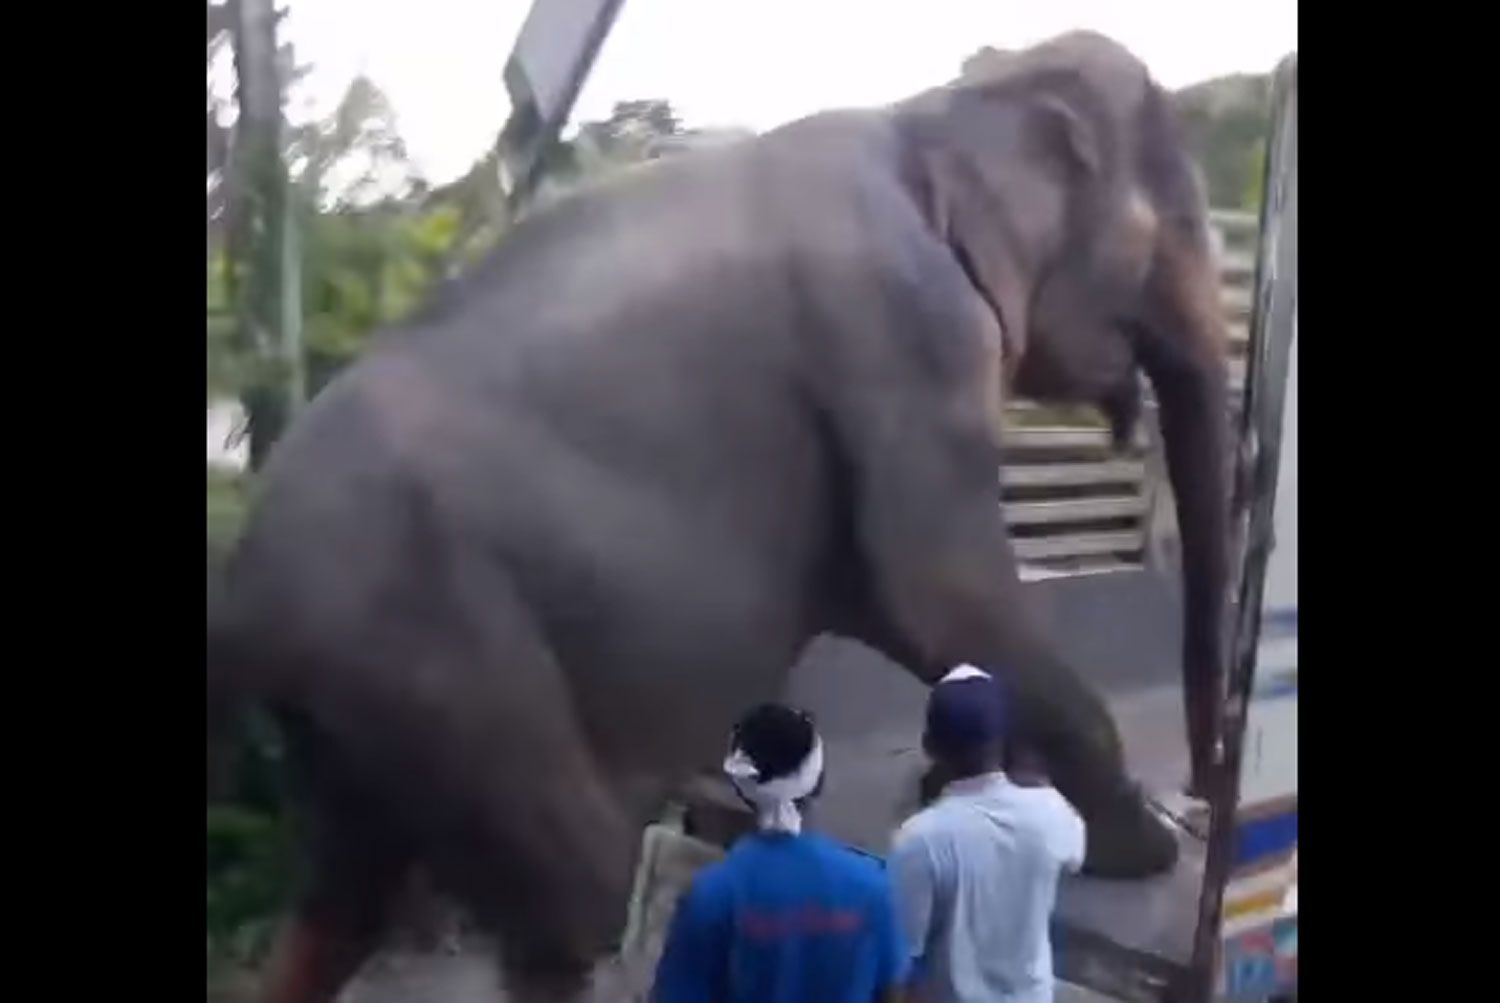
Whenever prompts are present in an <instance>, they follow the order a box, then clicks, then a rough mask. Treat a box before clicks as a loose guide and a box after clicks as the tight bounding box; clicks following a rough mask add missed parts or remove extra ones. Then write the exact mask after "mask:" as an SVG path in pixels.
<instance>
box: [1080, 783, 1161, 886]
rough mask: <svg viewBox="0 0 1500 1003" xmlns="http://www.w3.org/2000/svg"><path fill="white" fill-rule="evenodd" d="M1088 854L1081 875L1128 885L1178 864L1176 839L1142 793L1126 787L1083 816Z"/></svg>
mask: <svg viewBox="0 0 1500 1003" xmlns="http://www.w3.org/2000/svg"><path fill="white" fill-rule="evenodd" d="M1084 822H1085V824H1086V825H1087V827H1088V852H1087V854H1086V855H1085V857H1084V861H1083V873H1084V874H1085V875H1087V876H1089V877H1094V878H1110V879H1114V880H1122V881H1131V880H1139V879H1141V878H1149V877H1154V876H1156V875H1158V874H1165V873H1166V872H1167V871H1170V870H1171V869H1172V868H1173V867H1174V866H1176V864H1177V853H1178V848H1177V838H1176V836H1175V835H1174V834H1173V832H1172V828H1171V827H1170V826H1169V825H1168V824H1167V823H1166V822H1165V821H1164V820H1163V819H1162V818H1161V817H1160V816H1159V815H1158V814H1157V813H1156V812H1155V811H1154V810H1153V809H1152V807H1151V804H1150V802H1149V801H1148V800H1147V799H1146V796H1145V794H1144V792H1142V791H1141V789H1140V788H1138V787H1136V786H1135V785H1133V784H1132V785H1126V786H1124V787H1122V788H1120V789H1119V790H1118V791H1116V792H1115V793H1113V794H1111V795H1110V796H1109V797H1107V798H1104V799H1101V800H1100V801H1099V802H1098V803H1097V804H1096V805H1095V806H1093V808H1092V810H1090V811H1088V812H1086V813H1085V815H1084Z"/></svg>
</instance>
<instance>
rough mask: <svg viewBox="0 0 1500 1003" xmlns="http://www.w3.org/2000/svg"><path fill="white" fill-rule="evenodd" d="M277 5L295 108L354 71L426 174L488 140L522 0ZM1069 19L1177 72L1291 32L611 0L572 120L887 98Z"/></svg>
mask: <svg viewBox="0 0 1500 1003" xmlns="http://www.w3.org/2000/svg"><path fill="white" fill-rule="evenodd" d="M287 6H288V8H289V17H288V19H287V25H286V27H287V32H288V35H289V38H290V40H291V41H292V42H293V44H294V45H295V46H296V52H297V58H298V61H299V62H304V63H311V64H312V66H313V71H312V73H311V74H310V76H309V78H308V79H307V81H306V83H305V87H304V89H303V91H302V92H301V93H300V94H299V95H297V96H296V97H297V98H298V104H300V105H302V106H303V107H304V108H305V109H306V110H307V111H313V110H317V111H326V110H327V109H328V108H330V107H331V106H332V104H333V103H334V102H336V101H337V100H338V98H339V96H340V95H341V94H342V93H343V90H344V88H345V87H346V86H347V85H348V82H349V80H350V79H351V78H352V77H353V75H354V74H356V73H359V72H364V73H366V74H368V75H369V76H370V77H371V78H372V79H373V80H374V81H375V82H376V83H377V84H378V85H379V86H380V87H381V88H382V89H383V90H384V91H385V93H386V95H387V97H389V98H390V100H391V103H392V105H393V106H394V107H395V111H396V116H397V122H398V126H399V128H400V130H401V134H402V135H403V136H404V137H405V139H406V141H407V144H408V147H409V148H410V150H411V153H412V155H413V157H414V158H415V159H416V161H417V166H418V167H419V169H420V170H421V171H422V172H423V173H424V174H425V175H426V176H427V178H428V179H429V180H430V181H432V182H434V183H442V182H444V181H448V180H450V179H452V178H453V177H456V176H457V175H459V174H461V173H463V172H464V171H465V170H467V169H468V167H469V166H470V165H471V164H472V163H473V162H474V160H475V159H477V158H478V157H479V156H481V155H482V154H483V153H484V152H485V151H486V150H487V149H488V147H489V144H490V143H491V142H492V141H493V140H494V138H495V135H496V134H497V133H498V132H499V129H500V126H501V125H502V124H503V123H504V121H505V116H506V113H507V112H508V111H509V108H510V102H509V100H508V99H507V97H506V95H505V87H504V84H503V82H502V79H501V73H502V70H503V69H504V66H505V60H506V57H507V56H508V55H509V53H510V49H511V45H512V44H513V43H514V41H515V37H516V34H517V33H518V32H519V31H520V28H521V22H522V20H524V18H525V16H526V11H527V9H528V8H529V6H530V0H287ZM1070 28H1092V29H1095V30H1097V31H1101V32H1104V33H1105V34H1108V35H1111V36H1112V37H1114V38H1116V39H1118V40H1119V41H1120V42H1122V43H1124V44H1125V45H1126V46H1128V47H1129V48H1131V49H1132V50H1133V51H1134V52H1135V53H1136V54H1137V55H1138V56H1140V57H1141V58H1142V59H1144V60H1145V61H1146V63H1147V65H1149V66H1150V67H1151V69H1152V71H1153V72H1154V73H1155V75H1156V77H1157V79H1159V80H1160V81H1161V82H1162V83H1164V84H1166V85H1167V86H1169V87H1180V86H1182V85H1184V84H1189V83H1194V82H1196V81H1199V80H1203V79H1206V78H1208V77H1214V76H1221V75H1223V74H1227V73H1235V72H1265V71H1268V70H1270V69H1271V68H1272V67H1273V66H1274V65H1275V64H1276V62H1277V61H1278V60H1279V59H1280V58H1281V57H1282V56H1284V55H1286V54H1287V53H1289V52H1292V51H1293V50H1295V49H1296V47H1297V0H625V5H624V8H623V10H622V11H621V13H620V17H619V20H618V21H616V23H615V28H614V32H613V34H612V35H611V36H610V37H609V39H608V40H607V41H606V42H605V45H604V49H603V52H602V54H601V55H600V58H599V61H598V62H597V63H596V64H595V67H594V72H593V75H592V76H591V77H590V78H589V80H588V82H587V83H585V85H584V89H583V93H582V95H581V96H580V98H579V103H578V106H577V107H576V109H575V111H574V120H575V121H577V120H583V119H590V118H601V117H603V116H604V115H606V114H607V113H608V112H609V110H610V108H611V107H612V106H613V105H614V103H615V102H616V101H622V100H629V99H632V98H666V99H668V100H670V101H671V102H672V104H673V106H674V107H675V108H676V109H677V111H678V113H679V115H681V116H682V118H683V119H684V121H685V122H686V123H687V124H688V125H691V126H748V127H750V128H753V129H757V130H760V129H765V128H768V127H771V126H775V125H779V124H781V123H782V122H786V121H790V120H791V119H794V118H798V117H800V116H802V115H805V114H808V113H810V112H813V111H816V110H819V109H822V108H831V107H840V106H851V105H870V104H881V103H884V102H887V101H891V100H894V99H896V98H899V97H902V96H904V95H907V94H911V93H914V92H916V91H919V90H922V89H923V88H926V87H930V86H933V85H935V84H939V83H942V82H943V81H945V80H948V79H951V78H952V77H953V76H955V75H956V74H957V72H958V69H959V65H960V64H961V63H962V62H963V60H964V58H965V57H967V56H968V55H969V54H970V53H972V52H973V51H974V50H976V49H978V48H979V47H980V46H983V45H994V46H997V47H1000V48H1006V47H1016V46H1021V45H1025V44H1028V43H1031V42H1035V41H1039V40H1041V39H1043V38H1047V37H1049V36H1051V35H1055V34H1057V33H1059V32H1062V31H1065V30H1068V29H1070ZM292 114H293V117H300V116H299V115H298V112H297V111H296V110H295V109H294V110H293V112H292Z"/></svg>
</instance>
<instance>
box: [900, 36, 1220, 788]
mask: <svg viewBox="0 0 1500 1003" xmlns="http://www.w3.org/2000/svg"><path fill="white" fill-rule="evenodd" d="M965 73H966V77H965V79H963V80H960V81H959V82H957V83H955V84H953V85H951V86H949V87H947V88H944V89H942V90H940V91H937V92H933V93H931V94H929V95H925V96H924V97H923V98H921V99H918V100H917V101H915V102H913V103H912V104H911V105H909V106H908V107H907V108H906V110H905V121H906V122H907V123H908V128H910V129H912V130H914V137H913V138H914V139H915V142H913V143H912V144H911V146H912V148H914V149H916V150H917V151H919V152H918V153H917V155H916V156H915V157H914V158H913V159H914V161H915V164H916V167H915V169H914V177H915V181H916V184H917V185H918V186H919V188H920V192H921V197H922V201H923V204H924V207H925V211H926V212H927V213H928V218H929V221H930V223H931V224H932V225H933V226H934V228H936V229H937V230H938V232H939V233H940V234H941V236H942V238H943V239H944V240H945V241H946V242H947V243H948V244H949V246H950V247H951V248H952V250H953V253H954V254H955V255H956V256H957V258H958V259H959V261H960V262H961V264H962V265H963V267H964V269H965V271H966V272H967V274H968V276H969V278H970V280H971V282H972V283H973V285H974V287H975V288H976V290H977V291H978V292H979V293H980V295H982V296H983V297H984V298H985V299H986V301H987V302H988V303H989V304H990V306H991V308H992V309H993V311H994V312H995V314H996V315H997V317H998V319H999V321H1000V326H1001V328H1002V344H1003V351H1004V354H1005V363H1004V367H1003V370H1004V376H1005V379H1006V380H1007V381H1008V383H1009V385H1010V389H1012V390H1014V391H1015V392H1016V393H1018V394H1020V395H1023V396H1027V397H1031V398H1033V399H1038V400H1044V401H1058V402H1070V403H1073V402H1078V403H1090V404H1095V405H1097V406H1098V407H1099V408H1100V409H1101V410H1102V411H1103V412H1104V413H1105V414H1106V415H1107V416H1108V418H1109V419H1110V422H1111V425H1112V427H1113V429H1114V432H1115V436H1116V440H1117V442H1119V441H1123V440H1124V439H1125V438H1126V437H1127V436H1128V435H1129V433H1130V430H1131V428H1132V426H1133V425H1134V423H1135V419H1136V418H1137V416H1138V414H1139V410H1140V393H1141V390H1140V381H1139V378H1138V375H1137V372H1138V370H1143V371H1144V372H1145V374H1146V375H1147V377H1148V378H1149V379H1150V380H1151V384H1152V386H1153V388H1154V390H1155V393H1156V397H1157V400H1158V402H1159V405H1160V416H1161V428H1162V435H1163V438H1164V441H1165V446H1166V459H1167V467H1168V473H1169V476H1170V480H1171V484H1172V489H1173V493H1174V495H1175V497H1176V502H1177V517H1178V523H1179V531H1180V533H1181V538H1182V572H1183V591H1184V597H1185V599H1184V616H1183V619H1184V638H1183V651H1182V657H1183V671H1184V690H1185V696H1186V704H1187V718H1188V721H1187V724H1188V739H1189V745H1190V748H1191V751H1192V762H1193V776H1192V785H1193V787H1194V788H1196V789H1199V790H1201V789H1202V788H1203V786H1204V785H1205V784H1206V782H1207V778H1208V772H1209V768H1210V766H1211V764H1212V761H1213V748H1214V743H1215V740H1216V735H1217V714H1218V707H1219V688H1220V686H1221V685H1222V676H1223V671H1224V653H1223V650H1222V647H1223V639H1222V635H1223V630H1222V623H1223V610H1224V604H1225V598H1226V594H1227V581H1226V579H1227V575H1228V554H1227V551H1228V547H1229V540H1228V478H1227V470H1228V465H1227V461H1226V449H1227V443H1228V415H1227V385H1226V382H1227V378H1226V344H1227V339H1226V333H1227V332H1226V325H1225V319H1224V316H1223V309H1222V306H1221V303H1220V287H1219V278H1218V270H1217V267H1216V264H1215V260H1214V253H1215V252H1214V250H1213V247H1212V245H1211V242H1210V233H1209V227H1208V206H1207V202H1206V198H1205V195H1204V192H1203V188H1202V185H1201V183H1200V180H1199V175H1198V173H1197V171H1196V169H1195V167H1194V165H1193V163H1192V161H1191V159H1190V157H1189V155H1188V153H1187V151H1186V149H1185V147H1184V145H1183V143H1182V141H1181V139H1180V138H1179V135H1178V132H1177V128H1176V124H1175V122H1174V120H1173V116H1172V112H1171V109H1170V107H1169V103H1168V100H1167V96H1166V95H1165V93H1164V92H1163V91H1162V89H1161V88H1160V87H1159V86H1158V85H1157V84H1156V83H1155V82H1154V81H1153V80H1152V79H1151V77H1150V75H1149V73H1148V71H1147V69H1146V67H1145V66H1144V65H1143V64H1142V63H1141V62H1140V61H1139V60H1138V59H1136V58H1135V57H1134V56H1133V55H1131V54H1130V53H1129V52H1128V51H1126V50H1125V49H1124V48H1122V47H1121V46H1119V45H1118V44H1116V43H1115V42H1113V41H1111V40H1109V39H1107V38H1104V37H1102V36H1099V35H1095V34H1092V33H1074V34H1069V35H1065V36H1062V37H1059V38H1056V39H1053V40H1051V41H1049V42H1046V43H1043V44H1041V45H1038V46H1036V47H1034V48H1031V49H1028V50H1025V51H1021V52H1010V53H1006V52H997V51H995V50H986V51H985V52H984V53H982V54H981V55H980V56H979V57H976V58H975V59H973V60H971V61H970V63H969V64H968V65H966V67H965Z"/></svg>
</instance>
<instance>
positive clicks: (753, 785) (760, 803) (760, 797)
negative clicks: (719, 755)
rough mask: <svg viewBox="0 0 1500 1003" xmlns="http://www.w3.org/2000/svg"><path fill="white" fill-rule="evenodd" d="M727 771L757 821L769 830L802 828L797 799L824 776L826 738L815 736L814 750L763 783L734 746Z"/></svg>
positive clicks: (813, 787)
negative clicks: (750, 807) (783, 772)
mask: <svg viewBox="0 0 1500 1003" xmlns="http://www.w3.org/2000/svg"><path fill="white" fill-rule="evenodd" d="M724 772H725V773H726V774H728V776H729V780H730V782H731V783H733V784H734V789H735V790H737V791H739V792H740V796H741V797H743V798H744V799H745V800H746V801H748V802H750V804H751V806H752V807H753V808H754V809H755V821H756V824H757V825H759V826H760V828H761V829H762V830H763V831H766V832H789V833H798V832H801V831H802V812H801V810H799V809H798V807H797V802H798V801H801V800H802V799H803V798H806V797H808V796H809V795H811V794H812V792H813V791H815V790H817V788H818V781H819V780H820V779H822V777H823V740H822V739H820V738H814V739H813V747H812V751H811V752H809V753H808V754H807V758H806V759H804V760H803V761H802V764H801V765H800V766H798V767H797V768H796V769H795V770H793V771H792V772H791V773H789V774H787V775H786V776H784V777H777V778H776V779H774V780H767V781H766V782H765V783H761V782H760V780H759V779H758V778H759V776H760V770H758V769H757V768H756V766H755V764H754V763H753V762H751V761H750V757H749V756H747V755H745V753H744V752H743V751H742V750H740V749H738V748H734V749H731V750H729V756H728V757H727V758H726V759H725V760H724Z"/></svg>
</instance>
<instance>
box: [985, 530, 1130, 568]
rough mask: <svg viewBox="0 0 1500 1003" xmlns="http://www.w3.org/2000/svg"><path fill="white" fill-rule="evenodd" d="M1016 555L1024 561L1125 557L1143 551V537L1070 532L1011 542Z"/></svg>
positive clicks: (1122, 534) (1124, 534)
mask: <svg viewBox="0 0 1500 1003" xmlns="http://www.w3.org/2000/svg"><path fill="white" fill-rule="evenodd" d="M1011 546H1012V547H1014V548H1015V552H1016V556H1017V557H1018V558H1020V559H1021V560H1023V561H1039V560H1048V559H1051V558H1059V557H1093V556H1097V555H1101V554H1128V553H1135V552H1137V551H1140V550H1144V549H1145V546H1146V534H1145V533H1144V532H1143V531H1132V532H1128V533H1070V534H1068V535H1066V536H1042V537H1036V538H1034V539H1030V540H1012V541H1011Z"/></svg>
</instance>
